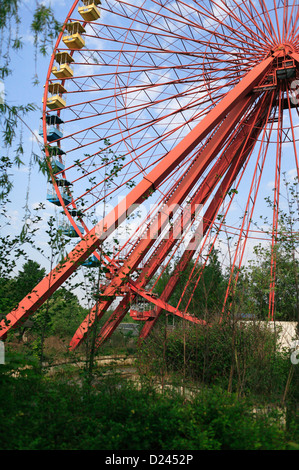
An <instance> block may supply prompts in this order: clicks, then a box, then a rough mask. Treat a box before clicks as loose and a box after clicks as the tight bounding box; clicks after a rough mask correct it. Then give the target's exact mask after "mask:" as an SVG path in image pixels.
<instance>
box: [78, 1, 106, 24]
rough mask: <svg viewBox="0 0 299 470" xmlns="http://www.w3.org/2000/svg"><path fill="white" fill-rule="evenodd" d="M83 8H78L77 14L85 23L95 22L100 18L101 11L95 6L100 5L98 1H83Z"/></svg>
mask: <svg viewBox="0 0 299 470" xmlns="http://www.w3.org/2000/svg"><path fill="white" fill-rule="evenodd" d="M83 4H84V5H83V6H82V7H79V8H78V12H79V13H80V15H81V16H82V18H83V19H84V20H85V21H96V20H97V19H99V18H100V16H101V11H100V10H99V9H98V8H97V5H101V1H100V0H83Z"/></svg>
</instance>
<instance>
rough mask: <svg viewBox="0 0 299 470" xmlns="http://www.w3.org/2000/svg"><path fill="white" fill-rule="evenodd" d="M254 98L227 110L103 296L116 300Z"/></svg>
mask: <svg viewBox="0 0 299 470" xmlns="http://www.w3.org/2000/svg"><path fill="white" fill-rule="evenodd" d="M252 101H253V97H251V96H249V97H244V98H243V99H241V100H240V101H239V102H238V104H237V105H236V107H235V108H234V109H233V110H232V111H231V112H230V113H229V114H228V116H227V117H226V119H225V120H224V121H223V123H222V124H221V126H220V127H219V129H218V130H217V132H216V133H215V134H214V135H213V137H212V138H211V139H210V141H209V142H208V144H207V146H206V147H205V148H204V150H203V151H202V152H201V153H200V154H199V156H198V157H197V158H196V159H195V161H194V163H192V164H191V165H190V167H189V170H188V171H187V172H186V173H185V174H184V176H183V178H182V180H181V181H180V182H179V184H178V185H177V188H176V189H175V191H174V192H173V194H172V195H171V197H170V198H169V200H168V201H167V204H168V207H169V208H171V210H170V211H168V212H166V211H163V209H162V210H161V211H160V212H159V213H158V216H157V217H156V218H155V220H154V222H153V224H151V226H150V228H149V230H148V233H147V237H146V238H144V239H141V240H140V241H139V243H138V245H137V246H136V248H135V249H134V250H133V252H132V253H131V255H130V256H129V257H128V259H126V261H125V263H124V264H123V265H122V266H121V268H120V269H119V271H118V273H116V274H115V277H114V279H113V281H112V283H111V284H110V285H109V286H108V287H107V288H106V289H105V291H104V292H103V295H104V296H111V299H112V300H113V296H114V295H115V293H116V292H117V290H118V289H119V287H120V286H121V285H122V284H124V282H125V278H126V277H127V276H129V275H130V274H132V272H133V271H134V270H135V269H136V267H137V266H138V265H139V263H140V261H141V260H142V259H143V258H144V256H145V255H146V253H147V252H148V250H149V249H150V247H151V246H152V245H153V243H154V242H155V240H156V237H157V235H158V234H160V233H161V231H162V230H163V228H164V227H165V226H166V225H167V224H168V222H169V216H170V215H171V214H173V213H174V212H175V211H176V210H177V209H178V207H179V204H181V203H182V202H183V201H184V199H185V198H186V197H187V196H188V194H189V193H190V190H191V189H192V188H193V187H194V185H195V184H196V183H197V181H198V179H199V178H200V176H201V175H202V172H203V170H204V169H205V168H206V166H207V164H208V163H209V162H211V161H212V160H213V159H214V158H215V156H216V155H217V154H218V152H219V151H220V149H221V147H222V146H223V144H224V143H225V141H226V140H227V138H228V136H229V135H230V133H231V132H232V130H233V129H234V128H235V126H236V125H237V124H238V122H239V120H240V119H241V117H242V115H243V114H244V113H245V111H246V110H247V109H248V107H249V105H250V104H251V103H252ZM199 203H200V202H199ZM112 300H111V302H112ZM111 302H110V303H111ZM108 306H109V304H108V303H107V301H106V302H101V303H98V304H96V305H95V306H94V308H93V309H92V310H91V311H90V313H89V314H88V315H87V317H86V318H85V320H84V321H83V322H82V324H81V325H80V326H79V328H78V329H77V331H76V333H75V335H74V337H73V339H72V340H71V344H70V347H71V349H74V348H76V347H77V346H78V345H79V344H80V343H81V342H82V341H83V339H84V338H85V336H86V335H87V334H88V331H89V330H90V327H91V326H92V325H93V323H94V321H95V319H96V318H98V319H99V318H101V317H102V316H103V314H104V313H105V311H106V310H107V308H108Z"/></svg>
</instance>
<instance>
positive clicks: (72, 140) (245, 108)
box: [0, 0, 299, 349]
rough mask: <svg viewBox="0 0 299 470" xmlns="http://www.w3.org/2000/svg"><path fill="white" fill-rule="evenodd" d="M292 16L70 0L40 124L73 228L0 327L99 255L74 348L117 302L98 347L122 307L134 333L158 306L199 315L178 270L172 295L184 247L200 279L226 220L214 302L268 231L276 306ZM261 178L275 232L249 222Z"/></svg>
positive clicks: (209, 4) (176, 2) (59, 199)
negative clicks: (191, 309) (93, 298)
mask: <svg viewBox="0 0 299 470" xmlns="http://www.w3.org/2000/svg"><path fill="white" fill-rule="evenodd" d="M298 32H299V9H298V5H297V2H296V1H295V0H291V1H286V0H277V1H275V0H273V1H267V2H265V1H264V0H259V1H253V0H244V1H243V2H239V1H237V0H229V1H228V0H217V1H216V0H215V1H214V0H200V1H196V0H169V1H168V0H146V1H139V2H132V1H130V0H126V1H123V0H102V1H100V0H83V2H82V1H79V0H75V1H74V3H73V5H72V8H71V10H70V12H69V13H68V15H67V17H66V20H65V23H64V26H63V29H62V32H61V33H60V35H59V37H58V39H57V42H56V45H55V48H54V51H53V54H52V56H51V60H50V65H49V70H48V75H47V80H46V83H45V91H44V97H43V115H42V129H41V135H42V136H43V139H44V152H45V159H46V161H47V164H48V168H49V172H50V181H49V183H48V184H49V187H48V196H47V198H48V200H49V201H51V202H52V203H53V204H55V205H56V206H58V207H61V209H62V211H63V213H64V220H63V221H62V222H61V229H62V231H63V232H64V233H65V235H66V236H68V237H70V238H78V239H79V240H78V243H77V245H76V246H75V247H74V248H73V249H71V250H70V252H69V254H68V256H67V257H66V258H65V260H64V261H63V262H61V263H60V264H59V265H58V266H57V267H55V269H53V270H52V272H50V273H49V274H48V275H47V276H46V277H45V279H43V280H42V281H41V282H40V283H39V284H38V285H37V286H36V287H35V289H34V290H33V291H32V292H31V293H30V294H29V295H28V296H26V297H25V298H24V299H23V300H22V301H21V302H20V304H19V305H18V307H17V308H16V309H14V310H13V311H12V312H11V313H9V314H8V315H7V317H6V319H5V320H3V321H2V323H1V331H0V338H2V339H5V338H6V336H7V334H8V332H9V331H10V330H11V329H13V328H16V327H18V325H19V324H21V323H22V322H23V321H24V320H25V319H26V318H28V317H29V316H30V315H32V314H33V313H34V312H35V311H36V310H37V309H38V308H39V307H40V306H41V305H42V304H43V303H44V302H45V301H46V300H47V299H48V297H49V296H51V294H53V292H54V291H55V290H56V289H57V288H59V287H60V286H61V285H62V284H63V282H64V281H65V280H66V279H68V278H69V277H70V276H71V274H73V273H74V272H75V271H76V270H77V269H92V268H97V267H99V266H100V269H102V268H103V269H104V270H105V272H106V276H105V279H104V280H103V279H102V285H101V287H100V292H99V299H98V301H97V302H96V304H95V305H94V307H93V308H92V310H91V311H90V313H89V315H88V316H87V317H86V319H85V320H84V321H83V322H82V324H81V325H79V327H78V329H77V331H76V332H74V337H73V339H72V341H71V343H70V349H75V348H77V347H78V346H79V345H80V344H81V343H82V341H83V340H84V339H85V338H86V336H87V335H88V333H89V331H90V329H91V328H92V327H93V326H94V323H95V320H96V319H100V318H102V316H103V314H104V313H105V312H106V311H107V310H108V309H111V308H113V313H112V314H111V315H110V317H109V319H108V320H107V321H106V323H104V324H103V326H102V327H101V330H100V331H99V333H98V337H97V343H96V346H97V347H99V346H100V345H101V344H102V343H103V342H104V341H105V340H107V338H109V337H110V336H111V334H112V333H113V332H114V331H115V329H116V328H117V326H118V325H119V324H120V322H121V321H122V320H123V318H124V316H125V315H126V314H127V313H128V312H131V316H132V318H133V319H136V320H139V321H143V322H144V324H143V327H142V330H141V333H140V338H141V339H145V338H146V337H147V336H148V334H149V333H150V332H151V330H152V328H153V327H154V325H155V324H156V322H157V320H158V319H159V317H160V316H161V314H162V313H163V312H167V313H169V314H172V315H176V316H178V317H181V318H183V319H185V320H188V321H190V322H194V323H204V320H203V319H200V318H197V317H195V316H193V315H191V314H189V313H188V306H189V304H190V301H191V298H192V295H191V297H190V292H189V294H188V296H189V297H190V298H189V297H188V302H187V307H186V308H184V309H182V308H181V307H180V306H181V304H182V299H183V297H184V296H185V295H186V292H187V285H186V287H185V288H184V289H183V292H182V296H181V298H180V301H179V302H178V304H177V305H176V306H173V305H171V304H170V303H169V299H170V297H171V294H172V293H173V291H174V289H175V287H176V285H177V283H178V280H179V277H180V274H181V273H182V272H183V271H184V270H185V268H186V266H187V265H188V263H189V262H190V260H192V259H194V260H196V261H198V260H201V266H202V268H201V270H200V272H197V271H196V267H195V268H194V269H193V270H192V273H191V274H190V277H189V280H188V282H187V284H188V283H190V282H191V278H192V279H193V281H194V279H195V280H196V283H198V282H199V279H200V276H201V275H202V270H203V268H204V267H205V265H206V263H207V262H208V259H209V255H210V253H211V250H212V248H213V247H214V246H217V243H219V240H220V239H221V236H222V235H221V234H222V233H223V232H224V231H225V233H226V234H227V233H230V236H231V237H234V242H235V246H234V252H233V255H232V257H231V265H230V269H231V276H230V280H229V285H228V288H227V292H226V296H225V301H224V305H223V310H222V315H223V314H229V311H230V302H231V298H232V295H233V293H234V290H235V285H236V282H237V280H238V276H239V274H238V273H239V270H240V267H241V266H242V263H243V261H244V256H245V252H246V246H247V244H248V241H249V242H250V241H252V240H262V239H263V240H266V241H268V242H269V243H270V244H271V247H272V259H271V285H270V295H269V319H273V317H274V306H275V283H276V274H275V273H276V271H275V268H276V259H275V245H276V242H277V235H278V214H279V207H280V192H281V175H282V173H283V172H286V173H287V172H289V174H290V172H293V174H295V176H297V177H298V175H299V170H298V168H299V167H298V150H297V140H298V137H299V132H298V124H299V119H298V99H299V96H297V88H299V81H298V79H299V36H298ZM269 180H270V181H274V191H273V209H272V221H273V223H272V226H271V229H270V233H268V232H266V231H265V232H263V231H259V230H256V229H254V225H253V220H254V217H255V216H256V213H257V211H258V209H259V207H261V206H260V204H261V200H263V198H264V196H265V185H266V183H267V182H268V181H269ZM236 208H238V211H239V212H237V214H238V216H236V212H235V211H236ZM138 210H139V211H141V213H142V217H141V219H138V218H137V223H135V225H134V226H133V228H132V223H131V222H130V221H131V219H132V216H134V214H136V213H137V211H138ZM95 219H96V220H97V222H96V223H95V222H94V220H95ZM134 221H135V222H136V219H134ZM229 221H230V222H229ZM237 224H238V225H237ZM129 229H130V231H129V233H127V230H129ZM190 234H191V235H190ZM215 244H216V245H215ZM107 247H109V248H110V249H109V250H107ZM108 252H110V253H113V255H111V254H110V255H108V254H107V253H108ZM174 256H179V261H178V263H176V264H175V267H174V268H173V264H172V261H173V259H174ZM203 260H204V262H203ZM82 265H83V266H84V268H82ZM195 266H196V264H195ZM166 269H168V271H169V270H171V269H172V272H171V275H170V277H169V281H168V282H167V284H166V285H165V287H164V290H163V292H162V293H161V294H160V296H157V295H156V294H154V292H153V290H154V287H155V285H156V283H157V277H158V279H159V278H160V277H161V275H162V274H163V272H165V270H166ZM196 283H195V284H196ZM115 298H118V299H119V302H118V304H117V305H116V306H115V302H114V301H115ZM199 316H200V315H199Z"/></svg>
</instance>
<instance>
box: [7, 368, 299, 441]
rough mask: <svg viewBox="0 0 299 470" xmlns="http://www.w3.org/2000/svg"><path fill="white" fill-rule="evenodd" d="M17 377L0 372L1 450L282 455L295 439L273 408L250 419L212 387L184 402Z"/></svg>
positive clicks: (112, 383) (102, 385)
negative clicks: (276, 452) (262, 452)
mask: <svg viewBox="0 0 299 470" xmlns="http://www.w3.org/2000/svg"><path fill="white" fill-rule="evenodd" d="M13 372H14V373H13ZM15 372H16V371H15V370H13V368H12V367H11V365H10V366H6V367H5V368H4V369H3V368H2V369H0V374H1V376H0V403H1V406H0V420H1V431H0V434H1V435H0V447H1V449H2V450H21V449H26V450H37V449H38V450H119V449H122V450H177V449H180V450H196V449H198V450H237V449H240V450H246V449H250V450H257V449H259V450H282V449H283V450H285V449H288V448H289V445H290V444H289V443H288V442H289V441H290V440H292V441H293V442H294V438H295V435H294V434H292V435H289V434H287V433H286V431H285V429H283V428H282V426H281V423H280V420H279V418H280V412H279V410H277V411H275V410H274V411H273V412H272V416H271V415H270V416H269V415H267V414H258V413H257V414H255V413H254V409H253V407H252V404H251V403H249V402H245V401H244V400H241V399H239V398H237V397H236V396H235V395H234V394H228V393H225V392H224V391H223V390H220V389H217V388H215V387H213V388H211V389H210V390H206V389H203V390H202V391H201V392H199V393H198V394H197V395H196V396H195V397H194V398H191V399H190V400H188V401H186V400H184V399H183V397H182V396H180V395H178V394H177V393H175V392H173V393H169V394H166V393H164V394H161V393H159V392H157V391H155V390H154V389H152V388H143V387H141V389H137V388H136V387H135V386H134V385H133V384H132V383H130V382H127V381H124V380H123V379H122V380H121V379H120V378H118V377H117V376H110V377H107V378H105V379H104V378H102V379H101V380H99V382H98V383H97V384H96V385H94V387H93V388H88V389H85V388H84V387H83V388H82V387H78V385H77V384H75V383H71V381H69V380H68V381H66V380H63V379H62V378H59V377H57V378H55V377H52V378H50V377H42V376H40V375H37V374H36V373H35V372H34V368H32V369H26V370H22V369H21V370H19V372H18V373H17V374H16V373H15ZM120 380H121V381H120Z"/></svg>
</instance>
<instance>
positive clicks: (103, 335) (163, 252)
mask: <svg viewBox="0 0 299 470" xmlns="http://www.w3.org/2000/svg"><path fill="white" fill-rule="evenodd" d="M261 104H263V105H265V104H266V106H267V100H266V103H265V102H264V100H262V102H259V103H257V104H256V107H255V109H254V110H253V111H252V112H251V116H250V117H249V118H247V121H246V122H245V126H246V127H245V130H246V131H247V129H253V126H254V125H255V124H256V122H257V119H258V114H259V110H260V107H261ZM256 110H257V112H256ZM246 131H245V132H244V126H243V127H241V129H240V130H239V133H238V134H237V136H236V138H235V139H234V140H233V141H232V142H230V143H229V145H228V146H227V147H226V149H225V150H224V151H223V154H222V155H221V157H220V158H219V160H218V161H217V163H216V164H215V165H214V166H213V168H212V169H211V170H210V172H209V174H208V175H207V177H206V178H205V180H204V181H203V183H202V184H201V185H200V187H199V190H198V191H197V193H196V194H195V196H194V197H193V200H192V201H191V207H192V205H193V207H192V210H191V214H193V213H194V210H195V207H194V206H195V205H196V204H203V203H204V202H205V200H206V199H207V198H208V197H209V195H210V194H211V192H212V191H213V189H214V188H215V186H216V185H217V184H218V182H219V180H220V178H221V177H222V176H223V174H224V173H225V171H227V170H228V168H229V167H230V165H231V163H232V161H233V160H234V159H235V158H236V154H237V153H238V152H240V149H241V148H243V147H244V137H246ZM247 134H248V131H247ZM248 139H249V137H248V136H247V140H248ZM248 151H249V150H248ZM180 226H181V224H180V223H177V224H174V229H173V230H174V231H175V230H176V227H179V229H180ZM171 235H172V236H170V237H169V239H168V240H162V242H161V243H160V245H159V246H158V249H157V250H156V251H155V254H154V256H155V258H156V262H152V257H153V255H152V257H151V258H150V260H149V261H148V264H147V266H145V267H144V268H143V270H142V272H141V274H140V275H139V277H138V280H137V281H136V282H135V283H134V285H135V286H136V287H137V288H138V286H140V288H142V287H143V286H144V285H145V284H146V283H147V282H148V281H149V280H150V279H151V278H152V276H153V275H154V273H155V272H156V270H157V269H158V267H159V264H160V263H161V262H162V261H163V260H164V259H165V257H166V256H167V254H168V252H169V251H170V249H171V248H172V247H173V246H174V244H175V233H174V234H171ZM163 242H164V243H163ZM192 255H193V253H192ZM150 261H151V262H150ZM129 301H130V295H127V296H126V297H125V298H124V299H123V300H122V301H121V302H120V304H119V305H118V307H117V308H116V310H115V311H114V312H113V314H112V315H111V316H110V318H109V319H108V320H107V321H106V323H105V324H104V325H103V327H102V329H101V331H100V334H99V335H98V338H97V347H99V346H100V345H101V344H102V343H103V342H104V341H105V340H106V339H107V338H108V337H110V336H111V334H112V333H113V331H114V330H115V329H116V328H117V326H118V325H119V323H120V322H121V320H122V319H123V317H124V316H125V314H126V312H127V310H128V308H129ZM166 310H168V308H166ZM160 311H161V309H160Z"/></svg>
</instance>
